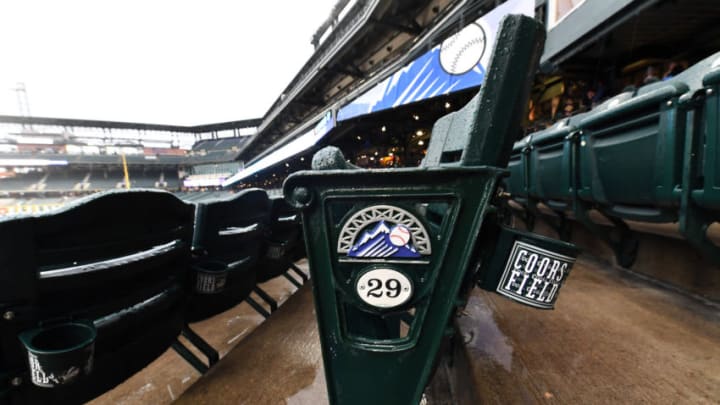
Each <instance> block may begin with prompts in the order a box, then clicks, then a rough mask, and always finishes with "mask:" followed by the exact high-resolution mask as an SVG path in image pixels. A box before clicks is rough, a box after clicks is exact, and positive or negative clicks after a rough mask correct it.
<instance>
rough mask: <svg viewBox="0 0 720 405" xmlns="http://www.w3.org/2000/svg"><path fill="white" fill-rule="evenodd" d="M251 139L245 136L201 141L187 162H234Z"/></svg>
mask: <svg viewBox="0 0 720 405" xmlns="http://www.w3.org/2000/svg"><path fill="white" fill-rule="evenodd" d="M249 139H250V137H249V136H244V137H237V138H223V139H209V140H204V141H200V142H198V143H196V144H195V145H194V146H193V148H192V150H191V151H190V154H189V156H188V157H187V160H188V162H189V163H209V162H229V161H233V160H235V159H236V158H237V156H238V154H239V152H240V147H241V146H242V145H244V144H245V142H247V141H248V140H249Z"/></svg>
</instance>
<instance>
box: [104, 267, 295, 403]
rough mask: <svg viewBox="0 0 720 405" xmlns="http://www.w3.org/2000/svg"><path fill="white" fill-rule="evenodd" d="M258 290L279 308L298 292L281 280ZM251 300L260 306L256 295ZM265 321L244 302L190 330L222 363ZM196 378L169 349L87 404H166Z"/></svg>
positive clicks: (193, 325) (270, 281)
mask: <svg viewBox="0 0 720 405" xmlns="http://www.w3.org/2000/svg"><path fill="white" fill-rule="evenodd" d="M298 266H299V267H300V268H301V269H303V270H304V271H305V272H306V273H308V268H307V261H306V260H303V261H302V262H299V263H298ZM295 278H299V277H297V276H295ZM260 286H261V288H262V289H263V290H265V291H266V292H267V293H268V294H270V296H271V297H273V298H275V300H276V301H277V302H278V304H280V305H281V308H282V305H283V304H284V303H285V302H286V301H287V300H288V299H289V298H290V296H291V295H292V294H293V293H294V292H295V291H297V288H295V287H294V286H293V285H292V284H291V283H290V282H289V281H287V280H286V279H285V278H283V277H277V278H275V279H272V280H269V281H268V282H266V283H263V284H261V285H260ZM251 296H252V297H255V298H256V301H258V302H260V301H259V299H257V296H256V295H255V294H252V295H251ZM270 319H272V317H271V318H270ZM264 321H265V319H264V318H263V317H262V316H261V315H260V314H259V313H257V312H256V311H255V310H253V309H252V308H251V307H250V305H248V304H247V303H244V302H243V303H241V304H239V305H237V306H236V307H234V308H232V309H230V310H228V311H225V312H223V313H221V314H219V315H216V316H215V317H213V318H210V319H207V320H205V321H202V322H198V323H195V324H191V325H190V326H191V328H192V329H193V330H194V331H195V332H196V333H197V334H198V335H200V336H202V337H203V338H204V339H205V340H206V341H207V342H208V343H210V345H211V346H213V347H214V348H215V350H217V351H218V352H219V354H220V357H221V359H222V358H224V357H225V356H226V355H227V354H228V353H230V352H231V351H232V349H233V348H234V347H235V346H236V345H238V343H240V342H241V341H243V339H244V338H245V337H246V336H248V335H250V334H251V332H253V331H254V330H255V329H256V328H257V327H258V325H261V324H263V323H264ZM181 341H182V339H181ZM196 354H197V355H198V356H199V357H200V358H201V359H203V360H204V358H203V357H202V355H200V354H199V353H198V352H196ZM199 378H200V374H199V373H198V372H197V371H196V370H195V369H194V368H192V367H191V366H190V365H189V364H188V363H187V362H186V361H185V360H183V359H182V358H181V357H180V356H179V355H178V354H177V353H175V351H173V350H172V349H170V350H168V351H166V352H165V353H164V354H163V355H162V356H160V357H159V358H158V359H157V360H155V361H154V362H153V363H151V364H150V365H148V366H147V367H146V368H145V369H143V370H142V371H140V372H139V373H137V374H135V375H134V376H132V377H131V378H130V379H128V380H127V381H125V382H124V383H123V384H120V385H119V386H117V387H116V388H115V389H113V390H111V391H108V392H107V393H105V394H104V395H102V396H101V397H98V398H96V399H95V400H93V401H91V402H90V404H93V405H106V404H107V405H109V404H113V405H115V404H128V405H131V404H169V403H171V402H173V401H175V400H177V398H178V397H179V396H180V395H181V394H182V393H183V392H184V391H185V390H187V389H188V388H189V387H190V386H192V385H193V383H195V382H196V381H197V380H198V379H199Z"/></svg>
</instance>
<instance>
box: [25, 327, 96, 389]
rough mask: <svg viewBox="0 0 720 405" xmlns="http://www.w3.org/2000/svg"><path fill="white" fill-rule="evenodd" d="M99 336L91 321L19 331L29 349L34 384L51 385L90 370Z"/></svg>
mask: <svg viewBox="0 0 720 405" xmlns="http://www.w3.org/2000/svg"><path fill="white" fill-rule="evenodd" d="M96 337H97V331H96V329H95V326H94V325H93V324H92V322H90V321H73V322H67V323H60V324H54V325H47V326H41V327H37V328H34V329H30V330H27V331H25V332H22V333H20V334H19V335H18V338H19V339H20V341H21V342H22V344H23V345H24V346H25V349H26V350H27V353H28V364H29V366H30V376H31V379H32V382H33V384H35V385H37V386H38V387H47V388H52V387H57V386H60V385H66V384H69V383H72V382H74V381H76V380H77V379H79V378H80V377H81V376H83V375H88V374H90V373H91V372H92V368H93V355H94V353H95V338H96Z"/></svg>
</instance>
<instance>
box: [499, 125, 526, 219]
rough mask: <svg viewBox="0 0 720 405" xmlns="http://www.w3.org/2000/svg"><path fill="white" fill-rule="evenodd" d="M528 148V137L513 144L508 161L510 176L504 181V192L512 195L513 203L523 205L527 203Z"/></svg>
mask: <svg viewBox="0 0 720 405" xmlns="http://www.w3.org/2000/svg"><path fill="white" fill-rule="evenodd" d="M529 146H530V135H528V136H526V137H524V138H523V139H521V140H519V141H517V142H515V143H514V144H513V149H512V154H510V160H509V161H508V166H507V167H508V170H509V171H510V176H509V177H506V178H505V180H504V185H505V191H507V192H508V193H510V194H511V195H512V199H513V201H515V202H517V203H519V204H521V205H523V206H524V205H525V204H526V203H527V186H528V184H527V169H528V167H527V156H526V155H527V152H528V150H529Z"/></svg>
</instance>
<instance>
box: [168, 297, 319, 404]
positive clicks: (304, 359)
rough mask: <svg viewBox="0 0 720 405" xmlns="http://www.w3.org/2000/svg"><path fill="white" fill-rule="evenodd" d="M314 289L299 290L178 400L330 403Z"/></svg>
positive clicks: (196, 402) (198, 402) (186, 402)
mask: <svg viewBox="0 0 720 405" xmlns="http://www.w3.org/2000/svg"><path fill="white" fill-rule="evenodd" d="M325 387H326V386H325V376H324V371H323V367H322V354H321V350H320V338H319V336H318V331H317V326H316V321H315V311H314V309H313V298H312V290H311V287H310V286H309V285H307V286H305V287H303V288H302V289H300V290H299V291H298V292H297V293H296V294H294V295H293V296H292V297H291V298H290V299H289V300H288V301H287V302H286V303H285V305H283V306H282V307H281V308H280V309H279V310H278V311H277V312H276V313H274V314H273V316H272V318H271V319H270V321H269V322H266V323H263V324H262V325H260V326H259V327H258V328H257V329H256V330H255V331H253V333H252V334H251V335H250V336H248V337H247V338H245V339H243V340H242V342H241V343H239V344H238V345H237V347H235V349H234V350H233V351H232V352H231V353H229V354H228V356H227V357H226V358H224V359H223V360H221V361H220V362H219V363H218V364H217V365H216V366H215V367H214V368H213V369H212V370H210V371H209V372H208V373H207V375H205V376H204V377H203V378H201V379H200V380H199V381H197V383H195V384H194V385H193V386H192V387H191V388H190V389H189V390H187V391H186V392H185V394H183V396H182V397H181V398H180V399H179V400H178V403H179V404H290V405H321V404H326V403H327V394H326V392H325Z"/></svg>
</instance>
